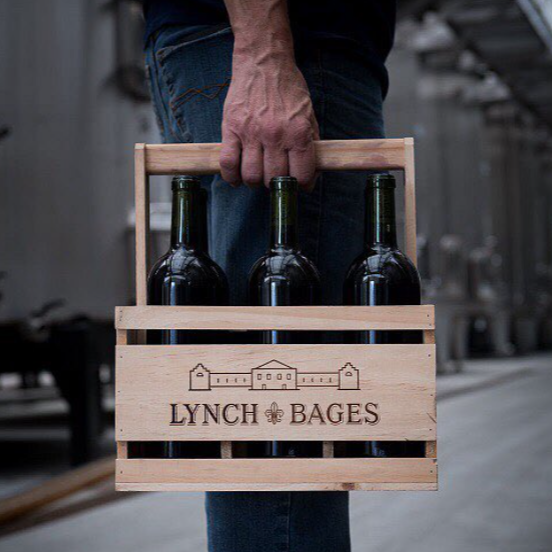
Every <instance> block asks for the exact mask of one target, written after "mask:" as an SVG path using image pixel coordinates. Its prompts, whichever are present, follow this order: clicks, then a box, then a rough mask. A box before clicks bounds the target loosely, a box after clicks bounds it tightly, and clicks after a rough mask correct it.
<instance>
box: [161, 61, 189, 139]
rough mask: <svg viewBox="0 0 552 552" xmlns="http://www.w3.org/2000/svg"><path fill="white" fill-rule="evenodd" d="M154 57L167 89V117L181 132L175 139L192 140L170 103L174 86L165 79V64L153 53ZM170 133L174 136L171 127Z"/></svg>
mask: <svg viewBox="0 0 552 552" xmlns="http://www.w3.org/2000/svg"><path fill="white" fill-rule="evenodd" d="M154 57H155V62H156V63H159V67H160V77H161V79H163V84H164V86H165V89H166V90H168V91H169V101H168V105H167V111H168V112H170V116H169V114H167V118H169V117H170V119H172V120H173V121H174V123H175V124H176V126H177V128H178V131H179V132H180V134H181V136H179V137H178V138H177V140H178V141H179V142H193V139H191V135H190V131H189V130H188V129H187V128H184V126H183V123H181V121H180V117H179V116H178V115H177V114H176V112H175V109H174V106H173V103H172V99H170V96H171V95H172V91H173V90H174V86H173V85H172V84H170V83H169V81H168V79H167V74H166V71H165V65H164V63H163V59H161V60H158V59H157V55H156V54H154ZM171 133H172V134H173V136H174V132H172V129H171ZM186 136H189V137H190V139H186V138H185V137H186Z"/></svg>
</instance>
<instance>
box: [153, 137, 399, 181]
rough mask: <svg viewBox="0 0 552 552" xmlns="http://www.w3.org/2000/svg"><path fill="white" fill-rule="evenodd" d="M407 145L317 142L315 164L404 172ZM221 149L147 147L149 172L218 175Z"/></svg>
mask: <svg viewBox="0 0 552 552" xmlns="http://www.w3.org/2000/svg"><path fill="white" fill-rule="evenodd" d="M404 146H405V140H404V139H392V140H326V141H320V142H315V150H316V164H317V168H318V170H321V171H341V170H376V169H378V170H397V169H403V168H404V166H405V148H404ZM220 148H221V145H220V144H147V145H146V146H145V152H146V169H147V173H148V174H215V173H219V172H220V165H219V156H220Z"/></svg>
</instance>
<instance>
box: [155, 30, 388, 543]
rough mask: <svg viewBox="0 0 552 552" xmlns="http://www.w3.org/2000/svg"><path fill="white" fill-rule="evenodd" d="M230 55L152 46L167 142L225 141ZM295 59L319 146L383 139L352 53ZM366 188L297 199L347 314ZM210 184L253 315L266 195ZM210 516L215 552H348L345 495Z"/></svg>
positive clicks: (212, 221)
mask: <svg viewBox="0 0 552 552" xmlns="http://www.w3.org/2000/svg"><path fill="white" fill-rule="evenodd" d="M232 48H233V36H232V32H231V29H230V28H222V29H221V28H204V27H198V28H194V29H190V28H180V27H167V28H165V29H163V30H162V31H160V32H159V33H158V34H157V35H156V36H155V37H154V38H153V39H151V40H150V41H149V44H148V46H147V48H146V64H147V69H148V72H149V76H150V83H151V88H152V94H153V103H154V107H155V111H156V114H157V119H158V124H159V128H160V129H161V132H162V135H163V138H164V140H165V141H166V142H220V141H221V122H222V111H223V105H224V99H225V97H226V93H227V90H228V86H229V83H230V78H231V68H232ZM296 60H297V64H298V66H299V68H300V69H301V71H302V73H303V75H304V77H305V79H306V81H307V84H308V86H309V90H310V93H311V97H312V102H313V105H314V110H315V112H316V116H317V119H318V123H319V126H320V134H321V138H322V139H341V140H344V139H353V138H381V137H382V136H383V134H384V131H383V117H382V103H383V98H382V91H381V85H380V83H379V81H378V80H377V79H376V77H375V75H374V72H373V71H372V70H371V67H370V66H369V64H368V62H367V61H366V60H365V59H364V58H363V57H362V56H361V55H359V53H358V52H357V51H355V50H354V49H353V47H351V46H347V45H345V44H344V43H339V42H330V41H328V42H327V43H324V44H318V45H316V46H313V45H311V44H309V43H307V42H304V43H303V42H302V41H301V39H300V37H296ZM365 179H366V175H363V174H360V173H344V172H343V173H332V174H323V175H322V176H321V177H320V178H319V180H318V182H317V185H316V188H315V190H314V192H312V193H310V194H306V193H305V194H303V193H302V194H301V197H300V198H299V217H300V218H299V220H300V228H299V240H300V241H299V243H300V244H301V246H302V250H303V251H304V252H305V253H306V255H307V256H308V257H309V258H311V259H312V260H313V261H314V262H315V264H316V265H317V266H318V268H319V269H320V273H321V278H322V285H323V304H327V305H332V304H340V303H341V293H342V283H343V280H344V276H345V271H346V270H347V268H348V267H349V265H350V264H351V262H352V261H353V259H354V258H355V257H356V256H357V255H358V254H359V253H360V252H361V250H362V247H363V236H364V183H365ZM204 185H205V186H206V188H207V190H208V192H209V248H210V252H211V255H212V257H213V258H214V259H215V261H216V262H217V263H219V264H220V265H221V266H222V268H223V269H224V271H225V272H226V274H227V276H228V280H229V283H230V289H231V292H230V300H231V303H232V304H238V305H239V304H245V301H246V289H247V277H248V272H249V270H250V268H251V266H252V265H253V263H254V262H255V261H256V260H257V259H258V258H259V257H260V256H261V255H262V254H263V253H264V252H265V250H266V248H267V246H268V213H269V198H268V193H267V190H265V189H259V190H250V189H248V188H246V187H241V188H238V189H233V188H231V187H230V186H228V185H227V184H226V183H225V182H224V181H222V179H221V178H220V176H215V177H207V178H205V179H204ZM291 462H292V461H291ZM206 508H207V520H208V537H209V550H210V551H211V552H261V551H262V552H292V551H298V552H299V551H300V552H311V551H313V552H314V551H316V552H330V551H331V552H347V551H348V550H350V535H349V511H348V509H349V505H348V496H347V493H345V492H270V493H268V492H267V493H208V494H207V500H206Z"/></svg>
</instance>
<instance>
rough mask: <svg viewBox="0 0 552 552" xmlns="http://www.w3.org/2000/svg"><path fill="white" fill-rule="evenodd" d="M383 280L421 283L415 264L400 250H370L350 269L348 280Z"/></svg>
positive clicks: (357, 259) (358, 258)
mask: <svg viewBox="0 0 552 552" xmlns="http://www.w3.org/2000/svg"><path fill="white" fill-rule="evenodd" d="M369 277H374V278H382V279H392V280H405V281H415V282H418V281H419V274H418V271H417V269H416V267H415V266H414V263H413V262H412V261H411V260H410V259H409V258H408V257H407V256H406V255H405V254H404V253H403V252H402V251H400V250H399V249H388V248H385V249H383V248H378V249H368V250H367V251H364V252H363V253H362V254H361V255H359V256H358V257H357V258H356V259H355V261H354V262H353V264H352V265H351V267H350V268H349V271H348V274H347V279H348V280H350V279H358V278H369Z"/></svg>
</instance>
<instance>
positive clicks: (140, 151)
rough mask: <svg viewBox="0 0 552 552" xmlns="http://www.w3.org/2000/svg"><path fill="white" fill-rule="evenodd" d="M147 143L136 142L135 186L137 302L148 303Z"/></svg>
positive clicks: (139, 303) (138, 303) (140, 303)
mask: <svg viewBox="0 0 552 552" xmlns="http://www.w3.org/2000/svg"><path fill="white" fill-rule="evenodd" d="M145 147H146V145H145V144H136V148H135V153H134V186H135V190H134V193H135V211H136V304H137V305H147V303H148V300H147V282H146V279H147V269H148V236H149V206H150V205H149V185H148V177H147V173H146V158H145Z"/></svg>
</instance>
